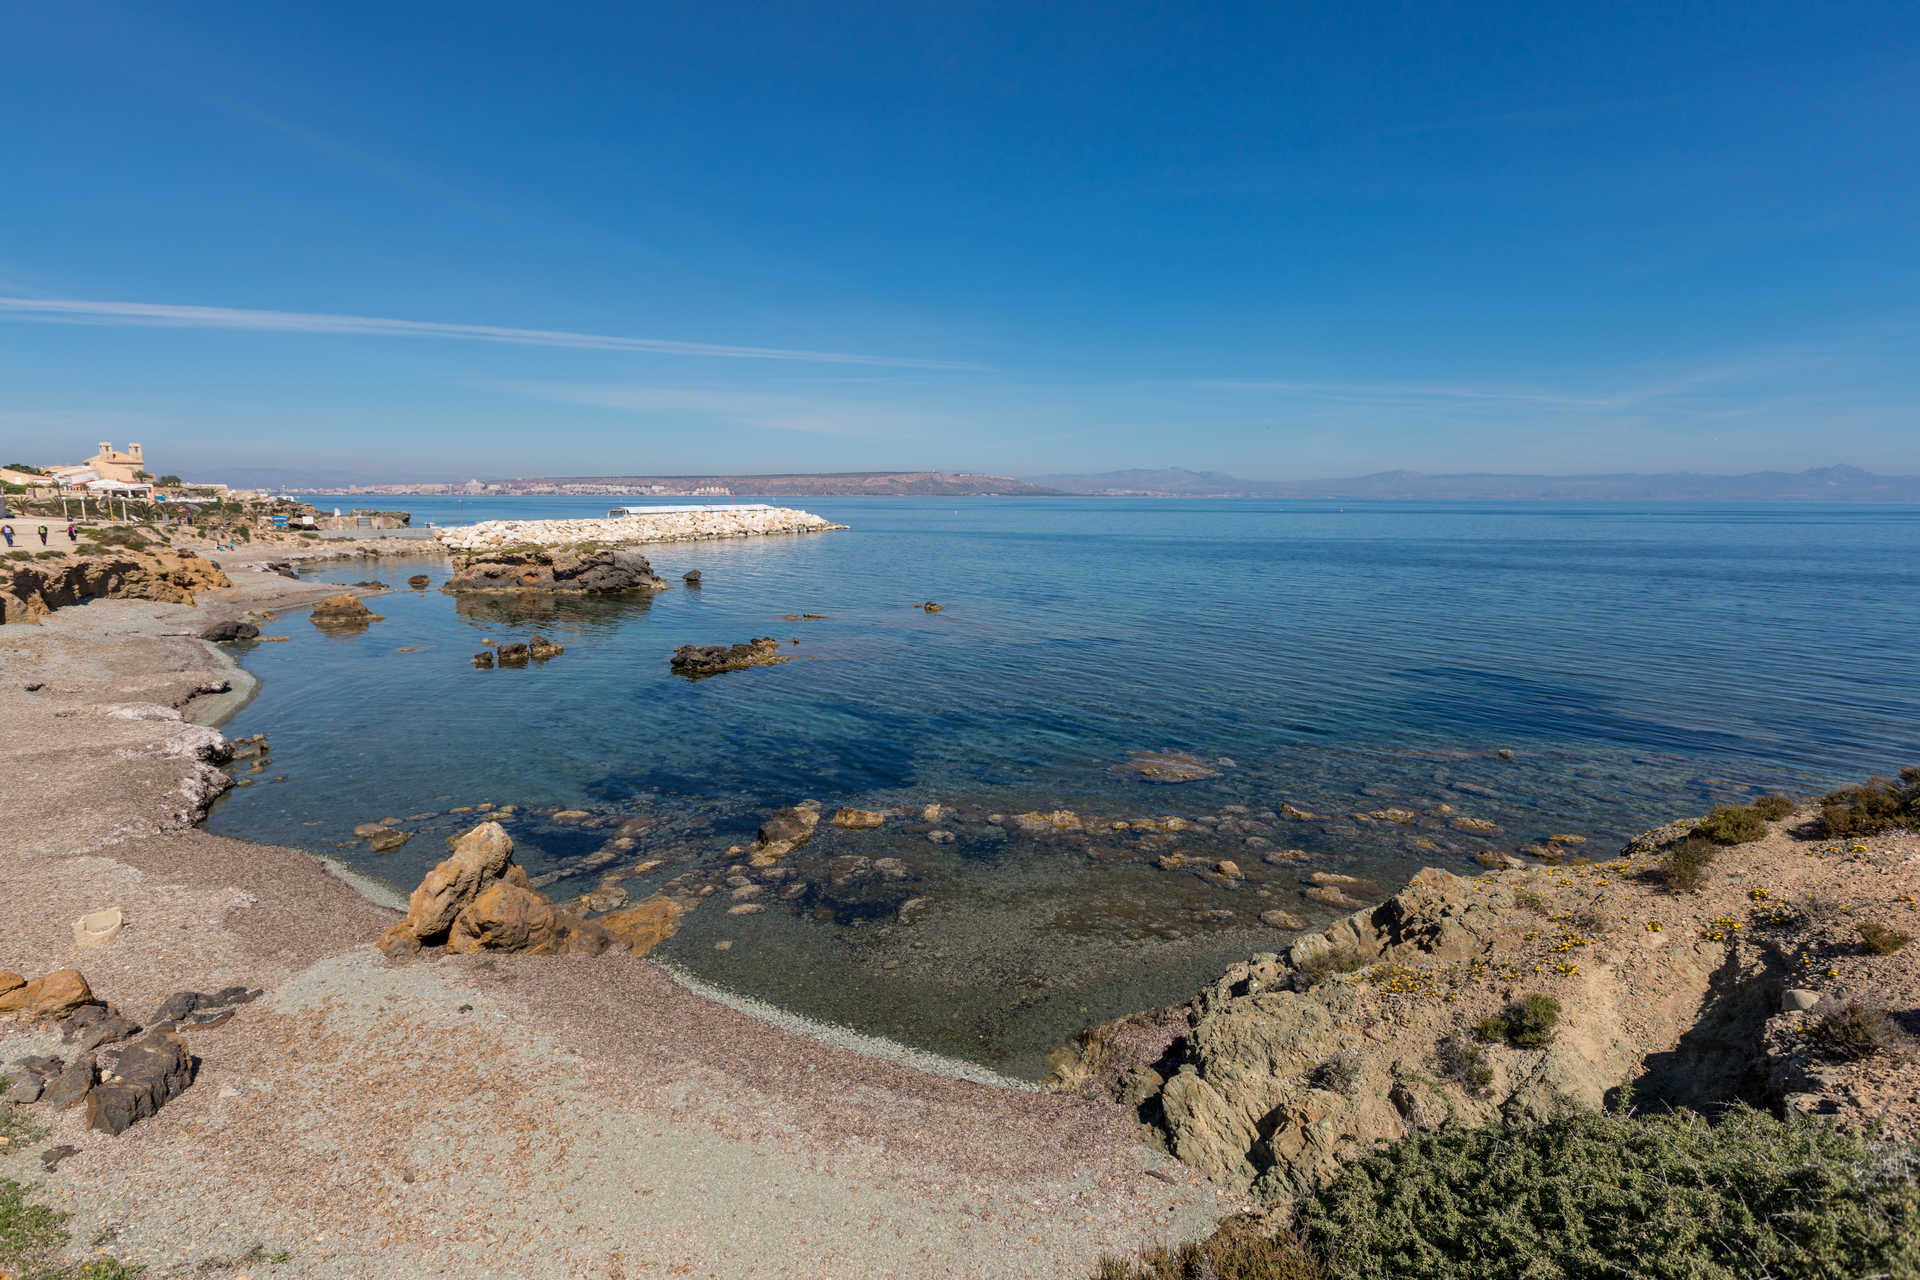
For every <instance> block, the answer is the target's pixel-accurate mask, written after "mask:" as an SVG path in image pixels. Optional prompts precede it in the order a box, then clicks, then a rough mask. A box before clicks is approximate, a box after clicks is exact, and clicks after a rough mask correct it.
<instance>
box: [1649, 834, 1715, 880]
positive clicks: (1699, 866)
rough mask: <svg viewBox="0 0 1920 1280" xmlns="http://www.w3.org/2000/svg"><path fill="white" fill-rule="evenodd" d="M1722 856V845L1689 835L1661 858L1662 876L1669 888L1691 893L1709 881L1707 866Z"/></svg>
mask: <svg viewBox="0 0 1920 1280" xmlns="http://www.w3.org/2000/svg"><path fill="white" fill-rule="evenodd" d="M1719 856H1720V846H1719V845H1716V844H1715V843H1713V841H1711V840H1703V839H1701V838H1700V837H1699V836H1688V837H1687V838H1686V839H1685V840H1682V841H1681V842H1680V843H1679V844H1677V845H1674V846H1673V847H1672V848H1671V849H1669V850H1667V856H1666V857H1665V858H1663V859H1662V860H1661V863H1660V874H1661V878H1662V879H1664V880H1665V881H1666V883H1667V887H1668V888H1669V889H1673V890H1675V891H1677V892H1680V893H1691V892H1693V891H1694V890H1695V889H1698V888H1699V887H1700V886H1701V885H1703V884H1705V883H1706V882H1707V868H1708V867H1709V866H1711V865H1713V860H1714V859H1715V858H1717V857H1719Z"/></svg>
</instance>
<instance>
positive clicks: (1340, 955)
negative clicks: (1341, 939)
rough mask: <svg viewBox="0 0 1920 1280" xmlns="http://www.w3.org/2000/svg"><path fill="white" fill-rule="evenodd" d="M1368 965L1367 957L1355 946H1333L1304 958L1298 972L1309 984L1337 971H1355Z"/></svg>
mask: <svg viewBox="0 0 1920 1280" xmlns="http://www.w3.org/2000/svg"><path fill="white" fill-rule="evenodd" d="M1366 967H1367V957H1366V956H1365V955H1364V954H1362V953H1361V952H1360V951H1359V950H1358V949H1357V948H1354V947H1333V948H1331V949H1329V950H1326V951H1316V952H1314V953H1313V954H1312V955H1310V956H1308V957H1307V958H1306V959H1305V960H1303V961H1302V962H1301V963H1300V965H1299V967H1298V968H1297V969H1296V971H1295V972H1296V973H1297V974H1298V975H1300V976H1301V977H1303V978H1304V979H1305V980H1306V983H1307V985H1308V986H1313V985H1315V984H1316V983H1320V982H1325V981H1326V980H1327V979H1328V978H1331V977H1332V976H1333V975H1334V974H1336V973H1353V972H1354V971H1355V970H1358V969H1364V968H1366Z"/></svg>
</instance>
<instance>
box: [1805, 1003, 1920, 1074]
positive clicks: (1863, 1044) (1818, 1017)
mask: <svg viewBox="0 0 1920 1280" xmlns="http://www.w3.org/2000/svg"><path fill="white" fill-rule="evenodd" d="M1806 1035H1807V1041H1808V1043H1810V1044H1811V1045H1812V1046H1813V1047H1814V1048H1815V1049H1816V1050H1817V1051H1818V1052H1820V1053H1823V1054H1825V1055H1826V1056H1827V1057H1830V1058H1840V1059H1842V1060H1845V1061H1849V1062H1852V1061H1858V1060H1859V1059H1861V1058H1871V1057H1873V1056H1874V1055H1875V1054H1877V1053H1886V1052H1889V1051H1893V1050H1903V1049H1906V1048H1908V1047H1909V1040H1908V1037H1907V1036H1905V1035H1903V1034H1902V1033H1901V1031H1900V1029H1899V1028H1898V1027H1896V1026H1894V1025H1893V1023H1892V1021H1891V1020H1890V1019H1889V1018H1888V1017H1887V1014H1886V1011H1885V1010H1884V1009H1878V1008H1875V1007H1874V1006H1873V1005H1870V1004H1866V1003H1864V1002H1863V1001H1859V1000H1838V999H1835V998H1834V997H1832V996H1826V997H1824V998H1822V999H1821V1001H1820V1003H1819V1004H1816V1005H1815V1006H1814V1007H1813V1020H1812V1021H1811V1022H1809V1023H1808V1024H1807V1032H1806Z"/></svg>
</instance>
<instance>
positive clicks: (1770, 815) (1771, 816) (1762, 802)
mask: <svg viewBox="0 0 1920 1280" xmlns="http://www.w3.org/2000/svg"><path fill="white" fill-rule="evenodd" d="M1747 807H1748V808H1749V809H1752V810H1753V811H1754V812H1755V813H1757V814H1759V815H1760V816H1761V817H1762V818H1765V819H1766V820H1767V821H1768V822H1778V821H1780V819H1782V818H1785V817H1788V816H1789V815H1791V814H1792V813H1793V811H1794V810H1796V809H1798V808H1799V807H1800V806H1799V805H1797V804H1795V803H1794V802H1793V798H1792V797H1791V796H1761V797H1760V798H1759V799H1758V800H1755V801H1754V802H1753V803H1752V804H1750V805H1748V806H1747Z"/></svg>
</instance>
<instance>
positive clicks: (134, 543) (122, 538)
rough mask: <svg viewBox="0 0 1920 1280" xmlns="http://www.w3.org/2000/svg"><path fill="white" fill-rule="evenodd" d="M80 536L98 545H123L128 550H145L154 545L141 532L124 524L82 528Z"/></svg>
mask: <svg viewBox="0 0 1920 1280" xmlns="http://www.w3.org/2000/svg"><path fill="white" fill-rule="evenodd" d="M80 536H81V537H83V538H85V539H87V540H88V541H89V542H91V543H93V544H94V545H95V546H98V547H122V548H125V549H126V550H128V551H144V550H145V549H146V548H148V547H150V546H152V545H153V544H152V543H150V542H148V541H147V540H146V539H145V538H143V537H141V536H140V535H139V533H137V532H135V531H134V530H132V529H128V528H126V527H124V526H122V525H109V526H108V527H106V528H104V529H82V530H81V531H80Z"/></svg>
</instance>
